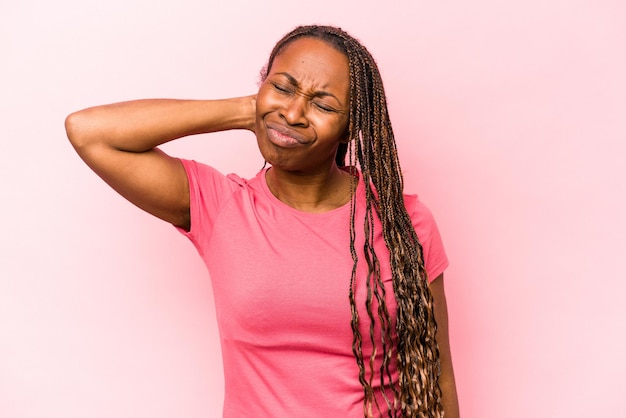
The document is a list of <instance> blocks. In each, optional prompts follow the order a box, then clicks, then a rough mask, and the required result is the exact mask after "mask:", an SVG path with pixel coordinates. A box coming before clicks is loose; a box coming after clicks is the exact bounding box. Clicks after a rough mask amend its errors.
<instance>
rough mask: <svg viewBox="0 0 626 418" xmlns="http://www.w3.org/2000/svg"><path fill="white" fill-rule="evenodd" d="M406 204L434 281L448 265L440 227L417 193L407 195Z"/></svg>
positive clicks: (425, 265) (426, 264)
mask: <svg viewBox="0 0 626 418" xmlns="http://www.w3.org/2000/svg"><path fill="white" fill-rule="evenodd" d="M405 204H406V208H407V211H408V213H409V216H410V217H411V221H412V222H413V227H414V228H415V233H416V234H417V238H418V239H419V241H420V244H421V245H422V249H423V252H424V267H425V268H426V272H427V273H428V280H429V281H430V282H432V281H433V280H435V279H436V278H437V277H439V276H440V275H441V274H442V273H443V272H444V270H445V269H446V268H447V267H448V265H449V262H448V257H447V255H446V252H445V250H444V247H443V242H442V240H441V235H440V234H439V229H438V228H437V224H436V223H435V218H434V217H433V214H432V213H431V211H430V209H428V207H426V205H424V204H423V203H422V202H420V201H419V199H418V198H417V196H416V195H407V196H405Z"/></svg>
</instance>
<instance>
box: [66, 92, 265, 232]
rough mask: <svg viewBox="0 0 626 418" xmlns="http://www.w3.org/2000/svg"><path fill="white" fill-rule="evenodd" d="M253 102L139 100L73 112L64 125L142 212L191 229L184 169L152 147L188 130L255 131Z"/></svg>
mask: <svg viewBox="0 0 626 418" xmlns="http://www.w3.org/2000/svg"><path fill="white" fill-rule="evenodd" d="M255 108H256V99H255V96H248V97H241V98H235V99H225V100H169V99H154V100H137V101H131V102H123V103H116V104H111V105H105V106H98V107H92V108H88V109H84V110H81V111H78V112H76V113H72V114H71V115H69V116H68V117H67V119H66V120H65V129H66V131H67V136H68V138H69V140H70V142H71V143H72V145H73V146H74V149H76V152H77V153H78V155H80V157H81V158H82V159H83V160H84V161H85V163H87V165H88V166H89V167H90V168H91V169H92V170H93V171H94V172H96V174H98V175H99V176H100V177H101V178H102V179H103V180H104V181H105V182H107V183H108V184H109V185H110V186H111V187H112V188H113V189H115V190H116V191H117V192H118V193H120V194H121V195H122V196H124V197H125V198H126V199H128V200H129V201H130V202H132V203H133V204H135V205H137V206H138V207H139V208H141V209H143V210H145V211H146V212H149V213H151V214H153V215H155V216H157V217H158V218H161V219H163V220H165V221H167V222H170V223H172V224H174V225H176V226H179V227H181V228H184V229H189V227H190V217H189V186H188V182H187V175H186V173H185V169H184V168H183V166H182V164H181V163H180V161H179V160H178V159H176V158H172V157H170V156H168V155H167V154H165V153H164V152H162V151H160V150H159V149H158V148H156V147H157V146H159V145H161V144H163V143H166V142H169V141H171V140H174V139H177V138H181V137H184V136H188V135H195V134H201V133H209V132H217V131H224V130H229V129H248V130H251V131H253V130H254V118H255Z"/></svg>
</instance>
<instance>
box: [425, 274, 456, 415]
mask: <svg viewBox="0 0 626 418" xmlns="http://www.w3.org/2000/svg"><path fill="white" fill-rule="evenodd" d="M430 293H431V294H432V296H433V299H434V302H435V320H436V321H437V343H438V344H439V359H440V361H441V375H440V376H439V386H440V387H441V392H442V396H443V410H444V412H445V418H458V417H459V402H458V399H457V395H456V384H455V382H454V370H453V369H452V356H451V354H450V339H449V336H448V306H447V304H446V294H445V292H444V288H443V274H441V275H440V276H438V277H437V278H436V279H435V280H433V281H432V282H431V283H430Z"/></svg>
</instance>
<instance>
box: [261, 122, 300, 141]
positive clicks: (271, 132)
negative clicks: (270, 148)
mask: <svg viewBox="0 0 626 418" xmlns="http://www.w3.org/2000/svg"><path fill="white" fill-rule="evenodd" d="M267 136H268V138H269V140H270V142H272V143H273V144H275V145H278V146H279V147H295V146H298V145H305V144H307V143H308V142H310V140H309V139H308V138H306V137H304V136H303V135H302V134H300V133H298V132H296V131H294V130H292V129H289V128H287V127H285V126H282V125H278V124H273V123H268V124H267Z"/></svg>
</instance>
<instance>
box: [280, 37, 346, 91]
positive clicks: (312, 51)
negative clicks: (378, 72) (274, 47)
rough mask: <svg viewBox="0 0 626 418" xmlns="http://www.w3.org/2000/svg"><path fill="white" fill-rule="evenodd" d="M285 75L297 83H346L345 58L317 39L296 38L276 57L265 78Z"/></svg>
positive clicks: (333, 48) (342, 54)
mask: <svg viewBox="0 0 626 418" xmlns="http://www.w3.org/2000/svg"><path fill="white" fill-rule="evenodd" d="M285 72H286V73H288V74H289V75H291V76H292V77H294V78H296V79H297V80H299V81H300V80H302V81H306V80H309V81H314V80H317V82H322V81H324V82H325V83H327V84H332V85H335V84H341V85H344V84H346V83H347V85H348V86H349V83H350V69H349V64H348V58H347V57H346V55H345V54H344V53H342V52H340V51H338V50H337V49H336V48H335V47H333V46H331V45H330V44H328V43H327V42H325V41H322V40H320V39H317V38H300V39H297V40H295V41H293V42H291V43H290V44H288V45H287V46H286V47H285V48H284V49H283V50H282V51H281V52H280V54H278V55H277V56H276V58H275V59H274V62H273V63H272V68H271V70H270V73H269V75H272V74H276V73H285Z"/></svg>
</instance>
